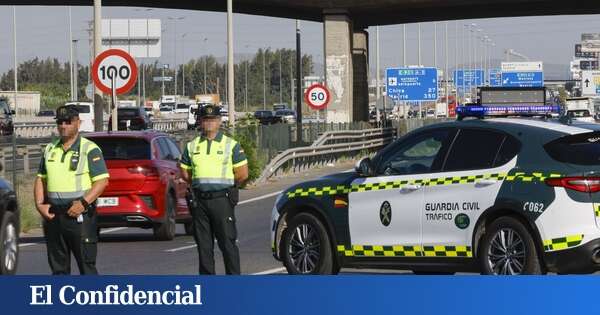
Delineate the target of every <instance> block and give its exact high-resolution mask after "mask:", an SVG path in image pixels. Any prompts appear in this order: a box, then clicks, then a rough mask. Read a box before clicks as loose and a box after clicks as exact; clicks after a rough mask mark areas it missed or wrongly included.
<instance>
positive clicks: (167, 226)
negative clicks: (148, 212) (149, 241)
mask: <svg viewBox="0 0 600 315" xmlns="http://www.w3.org/2000/svg"><path fill="white" fill-rule="evenodd" d="M166 199H167V201H166V204H165V221H164V222H163V223H160V224H158V225H157V226H155V227H154V237H155V238H156V239H158V240H159V241H170V240H172V239H174V238H175V231H176V230H177V224H176V222H175V198H174V197H173V195H172V194H168V195H167V198H166Z"/></svg>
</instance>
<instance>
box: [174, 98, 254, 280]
mask: <svg viewBox="0 0 600 315" xmlns="http://www.w3.org/2000/svg"><path fill="white" fill-rule="evenodd" d="M198 114H199V118H200V124H201V134H200V136H198V137H196V138H195V139H194V140H192V141H191V142H189V143H187V145H186V147H185V149H184V152H183V155H182V157H181V163H180V167H181V170H182V174H183V178H184V179H185V180H186V181H188V182H191V184H192V192H193V196H194V202H193V205H192V206H191V209H190V211H191V213H192V217H193V222H194V223H193V231H194V239H195V240H196V244H197V245H198V255H199V256H200V268H199V269H200V274H215V262H214V238H216V239H217V243H218V244H219V248H220V249H221V252H222V253H223V259H224V261H225V271H226V273H227V274H240V254H239V249H238V246H237V244H236V239H237V228H236V225H235V213H234V207H235V205H236V204H237V202H238V190H237V188H236V187H239V185H241V184H242V183H243V182H244V181H245V180H246V179H247V178H248V161H247V160H246V156H245V154H244V151H243V150H242V148H241V147H240V145H239V143H237V142H236V141H235V140H234V139H232V138H231V137H229V136H227V135H225V134H223V132H221V131H220V130H219V127H220V125H221V108H220V107H219V106H215V105H205V106H203V107H202V108H200V109H199V111H198Z"/></svg>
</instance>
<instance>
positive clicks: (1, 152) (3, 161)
mask: <svg viewBox="0 0 600 315" xmlns="http://www.w3.org/2000/svg"><path fill="white" fill-rule="evenodd" d="M4 150H5V149H2V148H0V164H2V170H0V176H2V177H5V176H4V171H5V170H6V159H5V157H6V155H5V154H4Z"/></svg>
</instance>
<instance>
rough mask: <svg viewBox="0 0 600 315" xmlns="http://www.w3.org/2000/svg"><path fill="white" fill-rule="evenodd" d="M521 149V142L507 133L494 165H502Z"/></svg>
mask: <svg viewBox="0 0 600 315" xmlns="http://www.w3.org/2000/svg"><path fill="white" fill-rule="evenodd" d="M519 151H521V142H519V140H517V139H515V138H514V137H512V136H509V135H507V136H506V138H505V139H504V142H503V143H502V147H501V148H500V151H499V152H498V156H496V161H494V167H497V166H502V165H504V164H506V163H508V162H510V160H512V159H513V158H514V157H515V156H516V155H517V154H518V153H519Z"/></svg>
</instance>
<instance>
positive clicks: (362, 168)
mask: <svg viewBox="0 0 600 315" xmlns="http://www.w3.org/2000/svg"><path fill="white" fill-rule="evenodd" d="M354 169H355V170H356V173H357V174H358V175H359V176H361V177H369V176H373V174H374V173H375V170H374V168H373V162H371V158H368V157H367V158H364V159H362V160H360V161H358V163H356V166H355V167H354Z"/></svg>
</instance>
